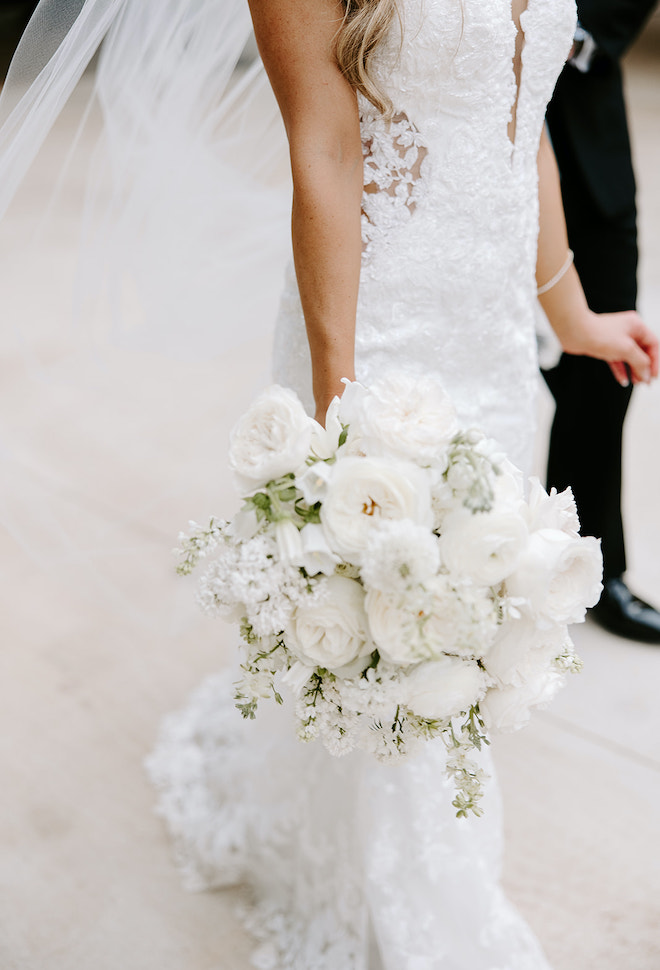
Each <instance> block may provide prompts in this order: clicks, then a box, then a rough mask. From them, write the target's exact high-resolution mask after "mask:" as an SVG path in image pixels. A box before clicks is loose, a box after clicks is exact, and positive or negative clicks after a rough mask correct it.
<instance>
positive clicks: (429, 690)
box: [402, 657, 486, 720]
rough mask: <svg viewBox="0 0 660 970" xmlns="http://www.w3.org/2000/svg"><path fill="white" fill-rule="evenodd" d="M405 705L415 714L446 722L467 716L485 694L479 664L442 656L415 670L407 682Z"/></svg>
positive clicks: (484, 685)
mask: <svg viewBox="0 0 660 970" xmlns="http://www.w3.org/2000/svg"><path fill="white" fill-rule="evenodd" d="M402 687H403V693H404V703H405V704H406V706H407V707H408V709H409V710H411V711H412V712H413V714H417V715H418V716H419V717H426V718H430V719H432V720H436V719H437V720H444V719H445V718H450V717H455V716H456V715H457V714H462V713H467V711H469V710H470V708H471V707H472V706H473V705H474V704H476V703H477V701H478V700H479V699H480V698H481V697H482V696H483V694H484V691H485V687H486V684H485V680H484V675H483V672H482V671H481V670H480V669H479V667H478V666H477V664H476V663H473V662H470V661H467V660H460V659H459V658H457V657H440V658H439V659H438V660H430V661H427V662H426V663H421V664H419V665H418V666H417V667H413V669H412V670H411V671H410V673H408V674H407V676H406V677H405V678H404V679H403V683H402Z"/></svg>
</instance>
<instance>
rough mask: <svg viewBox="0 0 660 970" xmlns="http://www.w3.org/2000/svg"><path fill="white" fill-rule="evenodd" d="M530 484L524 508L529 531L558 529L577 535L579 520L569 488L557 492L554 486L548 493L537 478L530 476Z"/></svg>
mask: <svg viewBox="0 0 660 970" xmlns="http://www.w3.org/2000/svg"><path fill="white" fill-rule="evenodd" d="M530 485H531V487H530V492H529V499H528V502H527V508H526V509H525V518H526V520H527V525H528V527H529V531H530V532H537V531H538V530H539V529H560V530H561V531H562V532H566V533H567V534H568V535H572V536H577V535H578V534H579V532H580V520H579V518H578V513H577V507H576V505H575V499H574V498H573V492H572V491H571V489H570V488H567V489H564V491H563V492H557V489H556V488H552V489H550V494H549V495H548V493H547V492H546V490H545V489H544V488H543V485H541V483H540V481H539V480H538V478H531V479H530Z"/></svg>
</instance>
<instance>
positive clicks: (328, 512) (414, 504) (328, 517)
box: [321, 457, 432, 564]
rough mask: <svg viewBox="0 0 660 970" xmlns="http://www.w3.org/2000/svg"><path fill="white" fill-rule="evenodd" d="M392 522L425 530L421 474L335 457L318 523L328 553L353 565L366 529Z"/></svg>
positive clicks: (427, 499)
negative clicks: (331, 552)
mask: <svg viewBox="0 0 660 970" xmlns="http://www.w3.org/2000/svg"><path fill="white" fill-rule="evenodd" d="M395 519H410V520H411V521H412V522H415V523H418V524H420V525H424V526H428V527H430V526H431V521H432V520H431V496H430V489H429V480H428V476H427V475H426V474H425V472H424V471H423V470H422V469H420V468H418V467H417V466H416V465H413V464H412V463H409V462H393V461H392V460H391V459H385V458H355V457H348V458H341V459H340V460H339V461H338V462H337V463H336V464H335V465H334V466H333V467H332V475H331V477H330V479H329V482H328V486H327V491H326V495H325V500H324V503H323V506H322V508H321V522H322V524H323V528H324V529H325V532H326V536H327V537H328V541H329V543H330V547H331V548H332V550H333V551H334V552H336V553H338V554H339V555H340V556H343V557H344V558H345V559H347V560H349V562H353V563H358V564H359V563H360V562H361V558H362V553H363V551H364V549H365V547H366V544H367V539H368V537H369V534H370V532H371V531H372V529H374V528H377V527H378V526H379V525H380V524H381V523H382V522H383V521H387V520H395Z"/></svg>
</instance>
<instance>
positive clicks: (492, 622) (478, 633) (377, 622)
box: [365, 576, 497, 665]
mask: <svg viewBox="0 0 660 970" xmlns="http://www.w3.org/2000/svg"><path fill="white" fill-rule="evenodd" d="M365 606H366V609H367V613H368V615H369V625H370V627H371V634H372V637H373V640H374V643H375V644H376V646H377V647H378V650H379V652H380V653H381V655H382V656H383V658H384V659H385V660H387V661H389V662H390V663H393V664H404V665H405V664H410V663H414V662H415V661H417V660H428V659H432V658H437V657H439V656H440V655H441V654H442V653H458V654H464V655H466V656H475V657H481V656H483V655H484V654H485V653H486V652H487V650H488V648H489V646H490V644H491V642H492V640H493V637H494V636H495V633H496V630H497V615H496V609H495V604H494V603H493V601H492V600H491V598H490V597H489V596H488V595H487V593H486V592H485V591H484V590H479V589H476V588H470V589H462V590H459V589H455V588H454V587H453V586H452V585H451V583H450V581H449V579H448V577H446V576H435V577H434V578H433V579H432V580H430V582H428V583H427V584H426V587H425V588H424V589H422V588H420V589H418V590H414V591H411V592H409V593H405V594H399V595H398V596H396V595H392V594H391V593H387V594H386V593H382V592H380V590H376V589H370V590H369V591H368V592H367V596H366V599H365Z"/></svg>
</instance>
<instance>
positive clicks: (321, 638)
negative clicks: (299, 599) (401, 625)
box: [285, 576, 373, 670]
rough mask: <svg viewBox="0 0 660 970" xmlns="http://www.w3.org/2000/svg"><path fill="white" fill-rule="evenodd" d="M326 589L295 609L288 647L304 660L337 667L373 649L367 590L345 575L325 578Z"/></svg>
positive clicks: (286, 638)
mask: <svg viewBox="0 0 660 970" xmlns="http://www.w3.org/2000/svg"><path fill="white" fill-rule="evenodd" d="M321 583H322V584H323V586H322V589H321V591H320V593H319V595H318V596H316V597H315V598H314V601H313V602H312V603H310V604H309V605H307V604H305V603H304V602H303V603H301V604H299V605H298V607H297V609H296V610H294V612H293V616H292V618H291V620H290V622H289V624H288V625H287V627H286V631H285V641H286V645H287V647H289V649H290V650H291V651H292V652H293V653H294V654H295V655H296V656H297V657H298V658H299V659H300V660H302V662H303V663H307V664H309V663H310V662H311V663H312V664H316V665H318V666H319V667H326V668H327V669H328V670H336V669H337V668H340V667H343V666H345V665H346V664H350V663H352V661H354V660H356V659H357V658H358V657H366V656H368V655H369V654H370V653H371V651H372V650H373V646H372V644H371V639H370V637H369V633H368V629H369V627H368V623H367V616H366V613H365V610H364V591H363V589H362V587H361V586H360V584H359V583H357V582H355V580H353V579H347V578H346V577H344V576H329V577H328V578H327V579H323V580H321Z"/></svg>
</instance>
